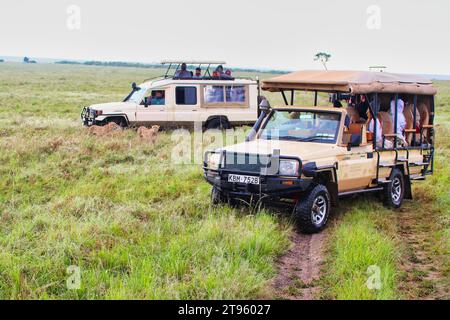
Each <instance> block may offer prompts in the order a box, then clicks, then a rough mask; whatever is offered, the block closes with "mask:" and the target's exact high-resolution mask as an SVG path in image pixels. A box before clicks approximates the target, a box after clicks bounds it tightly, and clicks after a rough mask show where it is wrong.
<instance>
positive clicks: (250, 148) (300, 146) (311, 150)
mask: <svg viewBox="0 0 450 320" xmlns="http://www.w3.org/2000/svg"><path fill="white" fill-rule="evenodd" d="M338 148H339V147H338V146H336V145H335V144H329V143H314V142H297V141H282V140H281V141H278V140H263V139H256V140H253V141H249V142H243V143H240V144H236V145H232V146H229V147H225V148H221V149H219V150H218V151H221V150H225V151H227V152H236V153H248V154H261V155H270V154H272V153H273V150H275V149H279V150H280V155H281V156H289V157H298V158H300V159H301V160H302V161H303V162H307V161H315V160H316V159H321V158H325V157H329V156H330V154H333V153H335V152H336V151H333V150H336V149H338Z"/></svg>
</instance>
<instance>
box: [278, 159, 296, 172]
mask: <svg viewBox="0 0 450 320" xmlns="http://www.w3.org/2000/svg"><path fill="white" fill-rule="evenodd" d="M298 168H299V163H298V161H296V160H280V169H279V173H280V175H282V176H298Z"/></svg>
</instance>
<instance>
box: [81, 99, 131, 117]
mask: <svg viewBox="0 0 450 320" xmlns="http://www.w3.org/2000/svg"><path fill="white" fill-rule="evenodd" d="M90 108H91V109H94V110H102V111H103V114H105V113H106V114H108V113H122V112H126V111H134V110H136V104H135V103H133V102H109V103H100V104H93V105H91V106H90Z"/></svg>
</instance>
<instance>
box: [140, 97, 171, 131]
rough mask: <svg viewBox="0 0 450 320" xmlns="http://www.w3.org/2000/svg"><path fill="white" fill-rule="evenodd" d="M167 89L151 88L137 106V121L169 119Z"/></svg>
mask: <svg viewBox="0 0 450 320" xmlns="http://www.w3.org/2000/svg"><path fill="white" fill-rule="evenodd" d="M167 91H168V89H165V88H155V89H151V90H149V92H147V93H146V95H145V96H144V99H143V100H142V102H141V103H140V104H139V105H138V106H137V110H136V121H137V122H142V123H151V124H154V123H156V124H158V123H160V122H166V121H168V96H167Z"/></svg>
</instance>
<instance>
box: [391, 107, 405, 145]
mask: <svg viewBox="0 0 450 320" xmlns="http://www.w3.org/2000/svg"><path fill="white" fill-rule="evenodd" d="M395 106H396V103H395V98H393V99H392V101H391V117H392V123H393V124H394V131H395ZM404 109H405V103H404V102H403V100H402V99H400V98H398V99H397V132H394V133H395V134H396V135H397V137H398V138H400V140H401V142H402V143H406V140H405V136H404V132H405V129H406V119H405V116H404V114H403V110H404Z"/></svg>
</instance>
